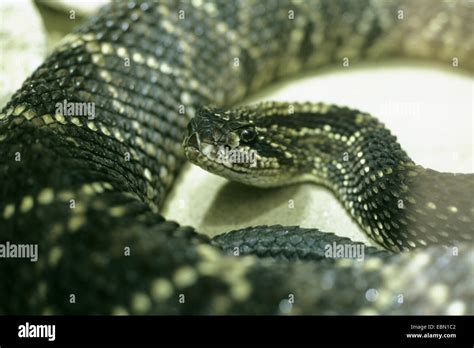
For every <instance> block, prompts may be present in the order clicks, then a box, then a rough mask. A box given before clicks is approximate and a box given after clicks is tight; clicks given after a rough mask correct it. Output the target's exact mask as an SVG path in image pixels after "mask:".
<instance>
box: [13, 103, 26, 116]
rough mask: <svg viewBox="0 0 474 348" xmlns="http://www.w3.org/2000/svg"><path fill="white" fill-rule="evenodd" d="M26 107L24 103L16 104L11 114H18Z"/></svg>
mask: <svg viewBox="0 0 474 348" xmlns="http://www.w3.org/2000/svg"><path fill="white" fill-rule="evenodd" d="M25 109H26V106H25V105H24V104H20V105H18V106H17V107H16V108H15V110H14V111H13V115H15V116H19V115H21V113H22V112H23V110H25Z"/></svg>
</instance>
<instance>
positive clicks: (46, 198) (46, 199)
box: [38, 187, 54, 204]
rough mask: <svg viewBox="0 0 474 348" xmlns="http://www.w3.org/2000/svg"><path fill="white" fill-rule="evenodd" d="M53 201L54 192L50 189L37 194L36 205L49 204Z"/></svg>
mask: <svg viewBox="0 0 474 348" xmlns="http://www.w3.org/2000/svg"><path fill="white" fill-rule="evenodd" d="M53 199H54V191H53V189H51V188H49V187H48V188H45V189H43V190H41V192H40V193H39V194H38V203H40V204H49V203H51V202H52V201H53Z"/></svg>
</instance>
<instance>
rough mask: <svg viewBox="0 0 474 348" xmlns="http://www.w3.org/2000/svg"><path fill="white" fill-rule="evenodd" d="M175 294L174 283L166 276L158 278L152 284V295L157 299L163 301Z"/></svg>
mask: <svg viewBox="0 0 474 348" xmlns="http://www.w3.org/2000/svg"><path fill="white" fill-rule="evenodd" d="M171 295H173V285H172V284H171V282H170V281H169V280H167V279H165V278H157V279H155V280H154V281H153V283H152V284H151V296H152V298H153V299H154V300H156V301H163V300H166V299H168V298H170V297H171Z"/></svg>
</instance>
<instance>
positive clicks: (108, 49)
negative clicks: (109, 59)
mask: <svg viewBox="0 0 474 348" xmlns="http://www.w3.org/2000/svg"><path fill="white" fill-rule="evenodd" d="M100 50H101V51H102V53H103V54H112V53H113V52H114V49H113V47H112V45H111V44H109V43H108V42H104V43H102V44H101V45H100Z"/></svg>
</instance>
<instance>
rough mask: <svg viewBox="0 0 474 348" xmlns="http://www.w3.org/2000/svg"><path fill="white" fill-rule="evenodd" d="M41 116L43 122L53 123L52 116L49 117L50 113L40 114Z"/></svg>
mask: <svg viewBox="0 0 474 348" xmlns="http://www.w3.org/2000/svg"><path fill="white" fill-rule="evenodd" d="M41 118H42V119H43V122H44V123H45V124H50V123H53V122H54V120H53V118H52V117H51V115H48V114H46V115H43V116H41Z"/></svg>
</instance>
